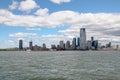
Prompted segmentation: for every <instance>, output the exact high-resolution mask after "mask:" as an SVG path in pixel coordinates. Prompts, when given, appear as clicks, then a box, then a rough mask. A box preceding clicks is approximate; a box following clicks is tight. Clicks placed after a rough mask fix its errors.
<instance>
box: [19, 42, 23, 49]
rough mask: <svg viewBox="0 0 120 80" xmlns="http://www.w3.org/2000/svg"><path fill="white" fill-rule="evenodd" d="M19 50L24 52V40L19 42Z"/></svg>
mask: <svg viewBox="0 0 120 80" xmlns="http://www.w3.org/2000/svg"><path fill="white" fill-rule="evenodd" d="M19 50H23V40H19Z"/></svg>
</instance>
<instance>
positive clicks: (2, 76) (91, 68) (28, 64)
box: [0, 51, 120, 80]
mask: <svg viewBox="0 0 120 80" xmlns="http://www.w3.org/2000/svg"><path fill="white" fill-rule="evenodd" d="M0 80H120V53H119V51H58V52H30V53H27V52H15V51H14V52H12V51H11V52H0Z"/></svg>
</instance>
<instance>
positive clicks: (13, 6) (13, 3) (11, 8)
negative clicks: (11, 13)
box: [9, 0, 19, 10]
mask: <svg viewBox="0 0 120 80" xmlns="http://www.w3.org/2000/svg"><path fill="white" fill-rule="evenodd" d="M18 5H19V3H18V2H17V1H14V0H13V2H12V4H11V5H9V9H10V10H14V9H17V7H18Z"/></svg>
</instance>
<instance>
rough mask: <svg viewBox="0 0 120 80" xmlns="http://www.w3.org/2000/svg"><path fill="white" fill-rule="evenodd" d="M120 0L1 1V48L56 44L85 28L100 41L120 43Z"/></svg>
mask: <svg viewBox="0 0 120 80" xmlns="http://www.w3.org/2000/svg"><path fill="white" fill-rule="evenodd" d="M119 3H120V0H1V2H0V33H1V34H0V36H1V38H0V48H8V47H18V40H19V39H23V40H24V46H28V42H29V41H30V40H33V43H34V44H38V45H39V46H41V45H42V43H46V44H47V46H50V45H51V44H58V43H59V41H60V40H64V41H67V40H72V38H73V37H79V29H80V28H82V27H85V28H86V32H87V40H89V39H90V37H91V36H94V37H95V39H98V40H99V42H101V43H103V44H104V43H107V42H109V41H111V42H112V43H113V44H120V9H119V8H120V5H119Z"/></svg>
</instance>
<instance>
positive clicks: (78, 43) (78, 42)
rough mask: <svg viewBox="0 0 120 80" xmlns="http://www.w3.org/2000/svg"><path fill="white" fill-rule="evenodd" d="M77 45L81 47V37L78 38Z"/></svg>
mask: <svg viewBox="0 0 120 80" xmlns="http://www.w3.org/2000/svg"><path fill="white" fill-rule="evenodd" d="M77 46H78V47H80V38H79V37H78V38H77Z"/></svg>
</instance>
